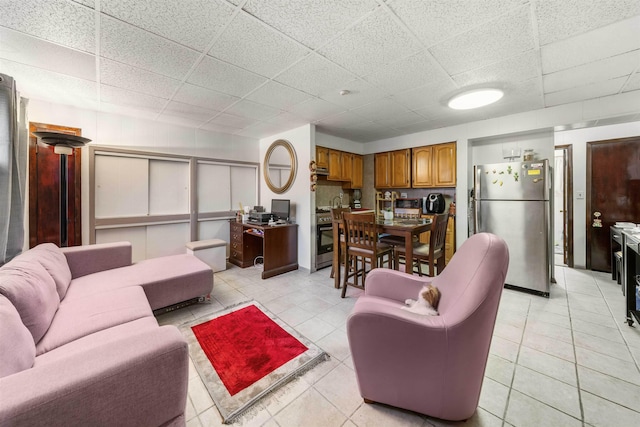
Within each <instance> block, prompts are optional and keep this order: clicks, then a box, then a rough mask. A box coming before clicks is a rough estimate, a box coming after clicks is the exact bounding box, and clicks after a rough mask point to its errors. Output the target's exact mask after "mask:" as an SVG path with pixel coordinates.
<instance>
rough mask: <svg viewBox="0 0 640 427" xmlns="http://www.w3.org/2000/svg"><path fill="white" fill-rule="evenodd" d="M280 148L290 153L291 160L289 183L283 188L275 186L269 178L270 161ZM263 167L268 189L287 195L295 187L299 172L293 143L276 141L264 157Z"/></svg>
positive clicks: (281, 140) (283, 140)
mask: <svg viewBox="0 0 640 427" xmlns="http://www.w3.org/2000/svg"><path fill="white" fill-rule="evenodd" d="M278 147H283V148H284V149H285V150H287V152H288V153H289V159H290V160H291V170H290V171H289V179H288V180H287V182H285V183H284V185H283V186H282V187H276V186H275V185H274V184H273V182H271V177H270V176H269V159H270V158H271V154H272V153H273V151H274V150H275V149H276V148H278ZM262 167H263V169H264V171H263V174H264V180H265V181H266V183H267V187H269V189H270V190H271V191H273V192H274V193H276V194H282V193H285V192H286V191H287V190H289V189H290V188H291V186H292V185H293V181H295V179H296V173H297V170H298V162H297V158H296V152H295V150H294V149H293V145H291V143H290V142H289V141H287V140H285V139H277V140H275V141H274V142H273V143H272V144H271V146H269V149H268V150H267V152H266V154H265V155H264V162H263V164H262Z"/></svg>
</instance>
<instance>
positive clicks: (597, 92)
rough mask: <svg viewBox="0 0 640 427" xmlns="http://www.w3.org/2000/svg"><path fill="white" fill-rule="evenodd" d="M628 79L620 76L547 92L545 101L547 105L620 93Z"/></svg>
mask: <svg viewBox="0 0 640 427" xmlns="http://www.w3.org/2000/svg"><path fill="white" fill-rule="evenodd" d="M626 81H627V77H619V78H617V79H611V80H607V81H604V82H598V83H592V84H590V85H585V86H580V87H574V88H571V89H566V90H561V91H559V92H553V93H547V94H545V96H544V101H545V104H546V106H547V107H552V106H554V105H559V104H568V103H570V102H576V101H584V100H587V99H592V98H599V97H602V96H607V95H613V94H615V93H618V92H619V91H620V89H621V88H622V85H623V84H624V83H625V82H626Z"/></svg>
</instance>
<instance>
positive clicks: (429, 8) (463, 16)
mask: <svg viewBox="0 0 640 427" xmlns="http://www.w3.org/2000/svg"><path fill="white" fill-rule="evenodd" d="M522 3H523V1H522V0H482V1H479V0H474V1H468V0H429V1H424V0H401V1H395V2H391V3H390V5H389V7H390V8H391V10H393V12H394V13H395V14H396V15H398V17H399V18H400V19H402V21H403V22H404V23H405V24H406V25H407V27H409V29H410V30H411V31H413V33H414V34H415V35H416V36H417V37H418V38H419V39H420V40H421V41H422V42H423V43H424V44H425V46H428V47H429V46H433V45H434V44H436V43H438V42H441V41H443V40H445V39H447V38H449V37H452V36H455V35H456V34H460V33H462V32H465V31H468V29H469V28H473V27H475V26H477V25H480V24H482V23H483V22H486V21H490V20H492V19H494V17H495V16H497V15H501V14H503V13H504V12H505V11H507V10H509V9H512V8H514V7H517V6H520V5H522Z"/></svg>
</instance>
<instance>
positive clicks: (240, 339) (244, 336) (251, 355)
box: [191, 305, 308, 396]
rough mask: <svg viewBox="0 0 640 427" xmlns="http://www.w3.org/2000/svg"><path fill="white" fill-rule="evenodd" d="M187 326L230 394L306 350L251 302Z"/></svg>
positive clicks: (232, 394) (242, 388)
mask: <svg viewBox="0 0 640 427" xmlns="http://www.w3.org/2000/svg"><path fill="white" fill-rule="evenodd" d="M191 329H192V330H193V333H194V334H195V336H196V338H197V339H198V342H199V343H200V347H201V348H202V350H203V351H204V354H206V355H207V358H208V359H209V361H210V362H211V364H212V365H213V368H214V369H215V370H216V372H217V373H218V375H219V376H220V380H221V381H222V383H223V384H224V385H225V387H227V390H228V391H229V394H231V396H234V395H235V394H236V393H238V392H239V391H241V390H244V389H245V388H247V387H248V386H250V385H251V384H253V383H254V382H256V381H257V380H259V379H260V378H263V377H264V376H265V375H267V374H268V373H270V372H273V371H274V370H275V369H276V368H279V367H280V366H282V365H284V364H285V363H287V362H288V361H290V360H291V359H293V358H294V357H296V356H298V355H299V354H302V353H304V352H305V351H307V350H308V348H307V347H306V346H305V345H304V344H302V343H301V342H300V341H298V340H297V339H296V338H295V337H293V336H292V335H291V334H289V333H288V332H287V331H285V330H284V329H282V328H281V327H280V326H278V324H277V323H276V322H274V321H273V320H271V318H270V317H269V316H267V315H266V314H264V313H263V312H262V311H260V309H259V308H258V307H256V306H255V305H250V306H248V307H245V308H242V309H240V310H237V311H234V312H232V313H229V314H226V315H224V316H220V317H218V318H216V319H213V320H209V321H208V322H205V323H201V324H200V325H196V326H193V327H192V328H191Z"/></svg>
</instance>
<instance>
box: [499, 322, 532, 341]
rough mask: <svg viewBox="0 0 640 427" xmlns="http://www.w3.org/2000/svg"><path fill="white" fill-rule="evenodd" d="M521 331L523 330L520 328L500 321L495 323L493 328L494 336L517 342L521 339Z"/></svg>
mask: <svg viewBox="0 0 640 427" xmlns="http://www.w3.org/2000/svg"><path fill="white" fill-rule="evenodd" d="M523 333H524V330H523V329H522V328H519V327H516V326H512V325H508V324H502V323H499V324H496V326H495V328H494V329H493V335H494V336H498V337H500V338H504V339H506V340H509V341H513V342H515V343H518V344H519V343H520V342H521V341H522V334H523Z"/></svg>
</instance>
